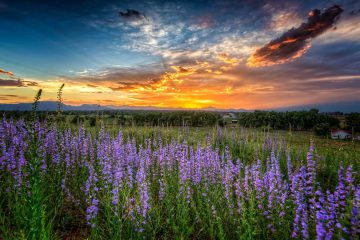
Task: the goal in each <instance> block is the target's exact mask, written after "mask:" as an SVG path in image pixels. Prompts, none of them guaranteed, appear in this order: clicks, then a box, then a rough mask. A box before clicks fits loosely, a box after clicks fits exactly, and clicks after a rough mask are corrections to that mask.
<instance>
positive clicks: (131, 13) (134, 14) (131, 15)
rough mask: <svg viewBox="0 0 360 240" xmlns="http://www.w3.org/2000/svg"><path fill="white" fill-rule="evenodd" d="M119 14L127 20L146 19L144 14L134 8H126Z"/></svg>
mask: <svg viewBox="0 0 360 240" xmlns="http://www.w3.org/2000/svg"><path fill="white" fill-rule="evenodd" d="M119 15H120V17H122V18H124V19H126V20H129V21H135V20H141V19H146V17H145V15H144V14H142V13H140V12H139V11H136V10H134V9H127V10H126V12H119Z"/></svg>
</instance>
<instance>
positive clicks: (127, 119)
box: [2, 109, 360, 135]
mask: <svg viewBox="0 0 360 240" xmlns="http://www.w3.org/2000/svg"><path fill="white" fill-rule="evenodd" d="M2 114H5V115H6V117H7V118H14V119H18V118H24V119H25V120H26V119H28V118H31V112H19V111H12V112H6V113H2ZM224 115H225V113H222V112H208V111H150V110H121V111H115V110H114V111H64V112H62V113H61V115H60V116H59V114H58V113H56V112H38V115H37V116H38V117H39V118H40V120H45V119H48V120H49V121H52V120H56V121H60V122H67V123H69V124H78V123H87V124H88V125H90V126H95V125H97V124H99V123H100V122H102V123H104V124H105V125H120V126H194V127H212V126H226V125H229V124H230V125H231V126H234V125H235V126H236V125H240V126H243V127H246V128H266V129H269V130H270V129H273V130H293V131H311V130H313V131H315V132H316V133H317V134H319V135H327V134H329V133H330V129H331V128H338V127H339V126H340V121H339V120H338V119H337V118H335V117H333V116H330V115H327V114H323V113H319V111H318V110H317V109H312V110H310V111H293V112H274V111H254V112H241V113H234V114H233V117H232V118H230V121H228V120H227V119H226V118H224ZM345 119H346V120H345V121H344V123H343V126H342V127H344V128H345V129H348V130H353V131H356V132H359V131H360V123H359V122H360V114H359V113H353V114H348V115H345ZM232 120H237V123H236V121H235V123H234V121H232Z"/></svg>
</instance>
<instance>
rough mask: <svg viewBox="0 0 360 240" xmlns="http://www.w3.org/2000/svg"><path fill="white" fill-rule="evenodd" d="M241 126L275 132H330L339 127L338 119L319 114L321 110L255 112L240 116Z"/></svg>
mask: <svg viewBox="0 0 360 240" xmlns="http://www.w3.org/2000/svg"><path fill="white" fill-rule="evenodd" d="M239 124H240V125H241V126H244V127H248V128H260V127H268V128H271V129H274V130H296V131H307V130H315V131H318V133H319V135H323V134H322V133H320V132H327V133H329V132H330V128H335V127H339V124H340V121H339V120H338V119H337V118H334V117H331V116H328V115H325V114H322V113H319V110H317V109H312V110H310V111H294V112H274V111H271V112H268V111H255V112H247V113H240V114H239Z"/></svg>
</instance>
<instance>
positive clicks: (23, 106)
mask: <svg viewBox="0 0 360 240" xmlns="http://www.w3.org/2000/svg"><path fill="white" fill-rule="evenodd" d="M57 107H58V103H57V102H54V101H43V102H39V106H38V109H39V110H40V111H56V110H57ZM31 109H32V103H14V104H0V111H15V110H18V111H31ZM62 109H63V110H64V111H96V110H111V108H108V107H103V106H99V105H97V104H83V105H80V106H72V105H66V104H63V106H62Z"/></svg>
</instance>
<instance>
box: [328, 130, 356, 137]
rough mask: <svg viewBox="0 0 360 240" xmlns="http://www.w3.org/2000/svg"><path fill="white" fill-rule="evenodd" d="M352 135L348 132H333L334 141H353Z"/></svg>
mask: <svg viewBox="0 0 360 240" xmlns="http://www.w3.org/2000/svg"><path fill="white" fill-rule="evenodd" d="M351 137H352V136H351V133H350V132H349V131H346V130H341V129H335V130H331V138H332V139H351Z"/></svg>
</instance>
